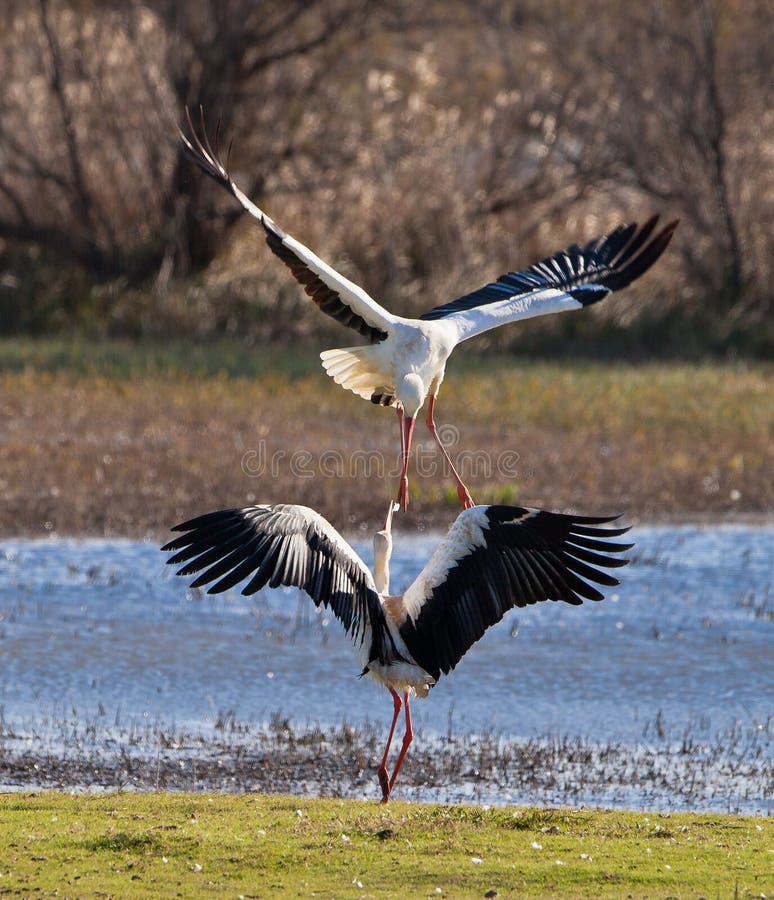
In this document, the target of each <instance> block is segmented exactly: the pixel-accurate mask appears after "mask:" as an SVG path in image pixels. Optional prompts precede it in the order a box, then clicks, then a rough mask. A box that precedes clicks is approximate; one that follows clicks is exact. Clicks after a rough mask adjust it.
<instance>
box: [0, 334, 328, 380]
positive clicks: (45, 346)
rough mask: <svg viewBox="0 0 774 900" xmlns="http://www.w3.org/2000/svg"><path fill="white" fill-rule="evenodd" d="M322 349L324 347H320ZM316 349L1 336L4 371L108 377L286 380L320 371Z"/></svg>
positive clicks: (0, 363) (0, 362)
mask: <svg viewBox="0 0 774 900" xmlns="http://www.w3.org/2000/svg"><path fill="white" fill-rule="evenodd" d="M320 349H323V348H322V347H321V348H320ZM319 368H320V360H319V357H318V354H317V352H316V351H314V350H313V349H312V348H308V349H307V348H303V349H302V350H294V349H289V348H285V347H265V346H262V347H259V348H258V347H252V348H251V347H247V346H245V345H244V344H240V343H237V342H236V341H225V340H220V341H209V342H207V343H193V342H189V341H168V342H163V343H162V342H160V341H150V340H149V341H142V342H133V341H122V340H108V341H93V340H82V339H78V338H72V339H65V338H28V337H19V338H0V371H6V372H20V371H24V370H25V369H32V370H34V371H36V372H56V373H68V374H71V375H75V376H89V375H100V376H103V377H107V378H118V379H122V378H129V377H131V378H137V377H154V376H158V375H162V376H168V377H175V376H186V375H190V376H195V377H199V378H210V377H213V376H220V377H229V378H238V377H246V378H257V377H260V376H261V375H265V374H267V373H269V372H274V371H280V372H281V373H282V374H283V375H284V376H285V377H287V378H298V377H302V376H304V375H309V374H311V373H313V372H316V371H317V370H318V369H319Z"/></svg>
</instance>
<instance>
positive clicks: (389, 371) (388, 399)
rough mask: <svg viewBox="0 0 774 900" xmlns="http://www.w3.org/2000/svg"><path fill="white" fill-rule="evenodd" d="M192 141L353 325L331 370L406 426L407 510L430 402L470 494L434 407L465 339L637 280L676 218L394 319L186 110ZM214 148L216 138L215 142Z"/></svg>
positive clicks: (329, 354)
mask: <svg viewBox="0 0 774 900" xmlns="http://www.w3.org/2000/svg"><path fill="white" fill-rule="evenodd" d="M186 116H187V119H188V125H189V129H190V139H189V138H188V137H186V136H185V134H183V132H182V131H181V132H180V138H181V140H182V142H183V146H184V147H185V149H186V151H187V153H188V156H189V157H190V158H191V159H192V160H193V161H194V162H195V163H196V164H197V165H198V166H199V167H200V168H201V169H202V170H203V171H204V172H205V173H206V174H207V175H209V176H210V177H211V178H213V179H214V180H215V181H217V183H218V184H219V185H221V186H222V187H224V188H225V189H226V190H227V191H228V192H229V193H230V194H232V195H233V196H234V197H235V198H236V199H237V200H238V201H239V203H240V204H241V205H242V207H243V208H244V209H245V210H246V211H247V212H248V213H250V215H252V216H254V217H255V218H256V219H257V220H258V221H259V222H260V223H261V225H262V226H263V229H264V231H265V233H266V242H267V244H268V245H269V247H270V249H271V250H272V251H273V252H274V253H275V254H276V255H277V256H278V257H279V258H280V259H281V260H282V261H283V262H284V263H285V264H286V265H287V266H288V268H289V269H290V271H291V273H292V274H293V276H294V277H295V278H296V280H297V281H298V282H299V283H300V284H301V285H302V286H303V287H304V290H305V291H306V293H307V294H308V295H309V296H310V297H311V299H312V300H313V301H314V303H316V304H317V306H318V307H319V308H320V309H321V310H322V311H323V312H324V313H327V314H328V315H329V316H331V317H332V318H334V319H336V320H337V321H339V322H341V323H342V324H344V325H348V326H349V327H350V328H352V329H354V330H355V331H357V332H358V333H359V334H361V335H362V336H363V337H365V338H367V339H368V341H369V344H368V345H366V346H361V347H346V348H344V349H337V350H325V351H324V352H323V353H321V354H320V357H321V359H322V363H323V367H324V369H325V371H326V372H327V373H328V374H329V375H330V376H331V377H332V378H333V380H334V381H335V382H336V383H337V384H340V385H341V386H342V387H344V388H346V389H347V390H350V391H353V392H354V393H355V394H358V395H359V396H360V397H364V398H365V399H367V400H370V401H371V402H372V403H376V404H380V405H382V406H394V407H396V408H397V411H398V418H399V422H400V439H401V460H402V470H401V476H400V486H399V489H398V503H399V504H400V505H401V506H402V508H403V509H404V510H405V509H406V506H407V505H408V475H407V473H408V463H409V455H410V453H411V437H412V433H413V429H414V422H415V420H416V417H417V415H418V413H419V411H420V410H421V409H422V407H423V405H424V403H425V400H428V406H427V418H426V420H425V421H426V424H427V427H428V428H429V429H430V433H431V434H432V435H433V438H434V439H435V441H436V442H437V444H438V446H439V447H440V449H441V453H442V454H443V456H444V458H445V460H446V463H447V464H448V465H449V468H450V470H451V473H452V475H453V477H454V480H455V482H456V484H457V494H458V496H459V499H460V501H461V503H462V505H463V506H464V507H466V508H467V507H470V506H473V500H472V498H471V496H470V492H469V491H468V489H467V487H465V485H464V484H463V482H462V479H461V478H460V476H459V474H458V472H457V470H456V469H455V467H454V465H453V464H452V461H451V459H450V458H449V454H448V453H447V452H446V448H445V447H444V446H443V443H442V441H441V440H440V438H439V437H438V433H437V431H436V427H435V419H434V410H435V401H436V398H437V396H438V391H439V390H440V387H441V382H442V381H443V377H444V372H445V368H446V360H447V359H448V358H449V355H450V354H451V352H452V350H453V349H454V348H455V347H456V346H457V344H459V343H460V342H461V341H466V340H468V338H472V337H475V336H476V335H478V334H481V333H482V332H484V331H488V330H489V329H491V328H495V327H497V326H498V325H505V324H507V323H509V322H515V321H517V320H518V319H527V318H531V317H533V316H542V315H546V314H547V313H553V312H561V311H562V310H565V309H580V308H582V307H584V306H590V305H591V304H592V303H596V302H597V301H599V300H601V299H602V298H603V297H605V296H607V294H609V293H610V292H611V291H617V290H620V289H621V288H625V287H626V286H627V285H629V284H631V282H632V281H634V280H635V279H636V278H639V276H640V275H642V274H643V273H644V272H646V271H647V270H648V269H649V268H650V267H651V266H652V265H653V263H655V261H656V260H657V259H658V258H659V256H661V254H662V253H663V252H664V250H665V249H666V246H667V244H669V241H670V239H671V237H672V234H673V232H674V230H675V228H676V227H677V221H674V222H670V223H669V224H668V225H667V226H665V227H664V228H662V229H661V230H660V231H658V232H656V225H657V223H658V219H659V217H658V216H657V215H656V216H653V217H652V218H650V219H648V220H647V222H645V224H644V225H643V226H642V227H641V228H640V227H638V226H637V224H636V223H634V222H633V223H631V224H629V225H619V227H618V228H616V229H615V230H613V231H611V232H610V233H609V234H607V235H604V236H603V237H598V238H595V239H594V240H592V241H589V243H587V244H586V245H585V246H583V247H579V246H578V245H577V244H573V245H572V246H570V247H568V248H567V249H566V250H561V251H560V252H558V253H555V254H554V255H553V256H550V257H548V258H547V259H544V260H543V261H542V262H539V263H536V264H535V265H533V266H530V267H529V268H528V269H525V270H524V271H521V272H509V273H507V274H505V275H502V276H500V278H498V279H497V281H493V282H491V283H490V284H487V285H486V286H484V287H482V288H479V289H478V290H476V291H473V292H472V293H469V294H465V295H464V296H462V297H459V298H458V299H456V300H452V301H451V302H449V303H444V304H443V305H441V306H436V307H435V308H433V309H431V310H430V311H429V312H426V313H425V314H424V315H422V316H420V317H419V319H408V318H404V317H402V316H396V315H393V314H392V313H391V312H389V311H388V310H386V309H385V308H384V307H383V306H381V305H380V304H379V303H377V302H376V301H375V300H374V299H373V298H372V297H370V296H369V295H368V294H367V293H366V292H365V291H364V290H363V289H362V288H361V287H359V286H358V285H356V284H353V283H352V282H351V281H349V280H348V279H347V278H345V277H344V276H343V275H341V274H340V273H338V272H337V271H336V270H335V269H333V268H332V267H331V266H329V265H328V264H327V263H326V262H323V260H321V259H320V258H319V257H318V256H317V255H315V254H314V253H313V252H312V251H311V250H310V249H309V248H308V247H305V246H304V245H303V244H302V243H301V242H300V241H297V240H296V239H295V238H294V237H291V235H289V234H287V233H286V232H284V231H283V230H282V229H281V228H280V227H279V226H278V225H276V224H275V223H274V222H273V221H272V220H271V219H270V218H269V217H268V216H267V215H266V213H264V212H263V210H261V209H259V208H258V207H257V206H256V205H255V204H254V203H253V202H252V201H251V200H250V199H249V198H248V197H247V196H246V195H245V194H244V193H243V192H242V191H241V190H240V189H239V188H238V187H237V185H236V184H235V183H234V181H233V180H232V178H231V176H230V174H229V171H228V168H227V166H225V165H224V164H223V162H222V161H221V159H220V158H219V155H218V152H217V150H213V148H212V146H211V145H210V142H209V139H208V138H207V135H206V132H205V129H204V115H203V113H202V116H201V118H202V123H201V132H202V135H201V138H200V137H199V136H198V135H197V133H196V130H195V129H194V127H193V124H192V122H191V117H190V114H189V112H188V110H187V109H186ZM216 144H217V141H216Z"/></svg>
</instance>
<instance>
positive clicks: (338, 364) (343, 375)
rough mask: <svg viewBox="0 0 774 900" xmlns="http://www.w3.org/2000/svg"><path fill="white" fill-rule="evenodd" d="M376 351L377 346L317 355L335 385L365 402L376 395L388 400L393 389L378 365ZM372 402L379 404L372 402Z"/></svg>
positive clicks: (349, 348)
mask: <svg viewBox="0 0 774 900" xmlns="http://www.w3.org/2000/svg"><path fill="white" fill-rule="evenodd" d="M378 352H379V351H378V345H377V346H371V347H345V348H343V349H338V350H324V351H323V352H322V353H321V354H320V359H321V360H322V364H323V368H324V369H325V371H326V372H327V373H328V374H329V375H330V376H331V378H332V379H333V380H334V381H335V382H336V384H340V385H341V386H342V387H343V388H345V389H346V390H348V391H352V392H353V393H355V394H357V395H358V396H359V397H363V398H364V399H366V400H373V398H374V397H375V396H378V397H389V399H390V401H391V400H392V399H393V398H392V395H393V393H394V389H393V388H392V387H390V385H389V380H390V379H389V377H388V376H387V375H386V373H385V372H384V371H382V369H381V366H380V365H379V360H378ZM374 402H381V401H379V400H374ZM384 405H389V403H386V404H384Z"/></svg>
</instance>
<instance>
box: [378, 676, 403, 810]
mask: <svg viewBox="0 0 774 900" xmlns="http://www.w3.org/2000/svg"><path fill="white" fill-rule="evenodd" d="M390 693H391V694H392V705H393V716H392V725H391V726H390V734H389V736H388V737H387V746H386V747H385V748H384V756H383V757H382V762H381V765H380V766H379V769H378V771H377V773H376V774H377V776H378V777H379V786H380V787H381V789H382V803H386V802H387V801H388V800H389V799H390V789H391V787H392V785H391V784H390V782H389V779H388V776H387V757H388V756H389V755H390V745H391V744H392V736H393V735H394V734H395V723H396V722H397V721H398V716H399V715H400V706H401V703H400V694H399V693H398V692H397V691H396V690H395V689H394V688H390Z"/></svg>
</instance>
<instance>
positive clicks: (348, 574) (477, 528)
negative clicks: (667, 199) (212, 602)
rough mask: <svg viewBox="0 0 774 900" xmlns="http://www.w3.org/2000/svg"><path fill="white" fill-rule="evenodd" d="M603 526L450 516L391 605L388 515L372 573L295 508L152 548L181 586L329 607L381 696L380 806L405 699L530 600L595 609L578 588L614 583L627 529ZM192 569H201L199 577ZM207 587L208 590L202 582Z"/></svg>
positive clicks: (192, 526)
mask: <svg viewBox="0 0 774 900" xmlns="http://www.w3.org/2000/svg"><path fill="white" fill-rule="evenodd" d="M613 518H614V517H606V518H589V517H584V516H571V515H562V514H560V513H552V512H545V511H543V510H539V509H524V508H522V507H518V506H473V507H471V508H468V509H466V510H464V511H463V512H461V513H460V514H459V516H458V517H457V520H456V521H455V522H454V524H453V525H452V526H451V528H450V530H449V532H448V534H447V535H446V537H445V538H444V540H443V541H442V542H441V543H440V544H439V545H438V547H437V548H436V550H435V552H434V553H433V555H432V556H431V557H430V560H429V561H428V563H427V565H426V566H425V567H424V569H422V571H421V572H420V573H419V575H418V576H417V578H416V580H415V581H414V582H413V584H412V585H411V586H410V587H409V588H408V590H407V591H406V592H405V593H404V594H403V595H402V596H394V595H391V594H390V593H389V590H390V569H389V564H390V556H391V553H392V534H391V530H390V529H391V519H392V508H391V511H390V513H388V516H387V522H386V523H385V528H384V530H382V531H379V532H377V533H376V534H375V535H374V574H373V576H372V575H371V572H370V571H369V570H368V567H367V566H366V565H365V563H364V562H363V561H362V560H361V559H360V557H359V556H358V555H357V553H355V551H354V550H353V549H352V547H350V546H349V544H348V543H347V542H346V541H345V540H344V539H343V538H342V537H341V535H340V534H339V533H338V532H337V531H336V529H335V528H333V526H332V525H330V523H329V522H327V521H326V520H325V519H324V518H323V517H322V516H320V515H319V514H318V513H316V512H315V511H314V510H312V509H309V508H308V507H306V506H293V505H285V504H277V505H265V506H250V507H247V508H245V509H225V510H221V511H219V512H212V513H208V514H206V515H203V516H199V517H198V518H195V519H191V520H190V521H188V522H183V523H182V524H181V525H176V526H175V528H174V529H173V531H182V532H185V533H184V534H183V535H182V536H181V537H178V538H175V539H174V540H172V541H170V542H169V543H168V544H166V545H165V546H164V547H162V548H161V549H162V550H164V551H175V553H174V555H173V556H172V557H171V558H170V559H168V560H167V562H168V563H169V564H171V565H180V564H181V563H183V564H184V565H183V566H182V567H181V568H180V569H179V570H178V572H177V574H178V575H191V574H193V573H195V572H201V574H200V575H199V576H198V577H197V578H196V579H195V580H194V581H193V582H192V584H191V587H202V586H204V585H207V584H211V585H212V586H211V587H210V588H209V590H208V593H210V594H217V593H220V592H222V591H226V590H228V589H229V588H231V587H233V586H234V585H236V584H238V583H239V582H240V581H243V580H245V579H247V578H249V579H250V580H249V581H248V582H247V584H246V585H245V586H244V587H243V588H242V593H243V594H253V593H255V592H256V591H258V590H260V589H261V588H262V587H264V586H265V585H266V584H268V585H269V587H278V586H279V585H290V586H295V587H298V588H302V589H303V590H304V591H306V592H307V593H308V594H309V596H310V597H311V598H312V600H313V601H314V602H315V604H316V605H317V606H320V605H322V606H326V607H328V608H330V609H331V610H332V611H333V613H334V615H335V616H336V617H337V618H338V619H339V620H340V622H341V623H342V625H343V626H344V628H345V629H346V630H347V632H348V633H349V634H350V635H351V636H352V639H353V640H354V642H355V644H356V645H357V646H358V648H359V651H360V663H361V666H362V672H361V675H370V676H371V677H372V678H374V679H376V681H378V682H379V683H380V684H383V685H384V686H385V687H386V688H387V689H388V690H389V692H390V694H391V695H392V700H393V717H392V724H391V726H390V732H389V736H388V738H387V745H386V747H385V750H384V755H383V756H382V760H381V763H380V765H379V769H378V777H379V784H380V786H381V789H382V802H383V803H386V802H387V800H388V799H389V797H390V792H391V791H392V788H393V786H394V784H395V779H396V778H397V777H398V772H399V771H400V767H401V765H402V764H403V760H404V758H405V756H406V751H407V750H408V747H409V744H410V743H411V741H412V738H413V730H412V727H411V710H410V706H409V697H410V695H411V694H412V693H415V694H416V695H417V696H418V697H426V696H427V694H428V692H429V690H430V688H431V687H432V686H433V685H434V684H435V683H436V682H437V680H438V679H439V678H440V676H441V673H442V672H443V673H444V674H448V673H449V672H450V671H451V670H452V669H453V668H454V667H455V666H456V665H457V663H458V662H459V661H460V659H462V657H463V656H464V655H465V653H466V652H467V650H468V649H469V648H470V647H471V646H472V645H473V644H474V643H475V642H476V641H477V640H479V638H480V637H481V636H482V635H483V634H484V632H485V631H486V629H487V628H489V626H490V625H494V624H495V623H496V622H499V621H500V619H502V617H503V615H504V614H505V613H506V612H507V611H508V610H509V609H512V608H513V607H514V606H519V607H522V606H526V605H528V604H532V603H538V602H540V601H542V600H563V601H564V602H565V603H571V604H573V605H578V604H580V603H582V602H583V601H582V598H585V599H587V600H602V594H601V593H600V592H599V591H598V590H597V589H596V588H595V587H593V586H592V585H591V584H589V582H596V583H597V584H601V585H608V586H612V585H616V584H618V580H617V579H615V578H613V577H612V576H611V575H610V574H608V573H607V572H603V571H601V570H600V569H599V568H597V567H599V566H601V567H606V568H611V567H617V566H623V565H626V563H627V562H628V560H627V559H623V558H620V557H615V556H610V555H609V554H611V553H621V552H623V551H625V550H628V549H629V548H630V547H632V546H633V544H622V543H614V542H613V541H610V540H609V538H611V537H618V536H620V535H622V534H624V533H625V532H626V531H628V528H600V527H599V526H600V525H605V524H606V523H609V522H612V521H613ZM202 570H203V571H202ZM212 582H214V584H212ZM401 694H402V695H403V702H404V703H405V719H406V730H405V734H404V737H403V744H402V747H401V750H400V754H399V756H398V759H397V762H396V764H395V768H394V769H393V772H392V776H391V777H390V776H389V775H388V771H387V761H388V756H389V752H390V745H391V743H392V738H393V735H394V733H395V725H396V722H397V720H398V716H399V714H400V710H401Z"/></svg>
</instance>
